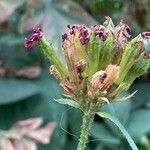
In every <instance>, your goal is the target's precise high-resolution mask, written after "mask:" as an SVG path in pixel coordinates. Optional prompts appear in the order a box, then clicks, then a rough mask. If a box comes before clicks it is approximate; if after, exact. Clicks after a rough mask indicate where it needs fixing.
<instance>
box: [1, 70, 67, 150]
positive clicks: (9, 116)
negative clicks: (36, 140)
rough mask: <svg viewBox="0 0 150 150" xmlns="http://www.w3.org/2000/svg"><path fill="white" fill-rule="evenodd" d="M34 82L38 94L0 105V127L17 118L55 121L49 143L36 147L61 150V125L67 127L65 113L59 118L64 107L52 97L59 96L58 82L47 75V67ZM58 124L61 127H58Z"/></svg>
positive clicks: (63, 138) (12, 122)
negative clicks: (37, 88)
mask: <svg viewBox="0 0 150 150" xmlns="http://www.w3.org/2000/svg"><path fill="white" fill-rule="evenodd" d="M34 84H36V86H39V94H37V95H34V96H32V97H28V98H26V99H24V100H23V101H18V102H16V103H13V104H9V105H0V128H1V129H5V130H7V129H9V128H10V127H11V126H12V124H14V123H15V122H17V121H18V120H24V119H26V118H31V117H42V118H43V120H44V123H47V122H56V124H57V128H56V129H55V130H54V132H53V134H52V136H51V142H50V144H47V145H40V144H38V149H40V150H45V149H48V150H49V149H52V150H58V146H59V148H60V150H63V149H64V146H65V144H66V135H67V134H66V132H64V131H63V130H62V127H63V128H64V129H67V126H68V119H67V117H68V115H65V116H64V117H63V119H62V120H61V118H62V114H63V113H64V111H65V110H66V107H64V106H63V105H59V104H57V103H56V102H54V101H53V99H54V98H60V97H61V94H62V93H61V88H60V86H59V83H57V82H56V80H55V79H54V78H53V77H52V76H50V75H49V73H48V69H47V71H46V72H45V71H44V70H43V73H42V74H41V76H40V77H39V78H38V80H34ZM59 124H61V125H62V127H59Z"/></svg>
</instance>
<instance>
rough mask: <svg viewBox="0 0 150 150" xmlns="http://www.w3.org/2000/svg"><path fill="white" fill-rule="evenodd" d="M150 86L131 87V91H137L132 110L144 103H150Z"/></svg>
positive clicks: (139, 84)
mask: <svg viewBox="0 0 150 150" xmlns="http://www.w3.org/2000/svg"><path fill="white" fill-rule="evenodd" d="M149 89H150V84H149V83H135V84H134V85H132V86H131V88H130V91H131V92H133V91H135V90H137V93H136V94H135V97H133V98H132V101H131V104H132V109H136V108H138V107H140V106H142V105H144V103H146V102H149V100H150V92H149Z"/></svg>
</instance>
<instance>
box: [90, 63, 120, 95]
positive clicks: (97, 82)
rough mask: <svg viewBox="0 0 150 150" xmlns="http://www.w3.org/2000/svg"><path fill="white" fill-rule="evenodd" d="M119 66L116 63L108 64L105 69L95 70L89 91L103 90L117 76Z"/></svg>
mask: <svg viewBox="0 0 150 150" xmlns="http://www.w3.org/2000/svg"><path fill="white" fill-rule="evenodd" d="M118 74H119V67H118V66H116V65H109V66H108V67H107V68H106V70H105V71H98V72H96V73H95V74H94V75H93V76H92V79H91V82H90V83H91V87H90V90H91V91H101V92H103V91H105V90H107V89H108V88H109V87H110V86H111V85H112V84H113V83H114V81H115V80H116V79H117V78H118Z"/></svg>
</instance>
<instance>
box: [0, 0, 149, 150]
mask: <svg viewBox="0 0 150 150" xmlns="http://www.w3.org/2000/svg"><path fill="white" fill-rule="evenodd" d="M105 16H110V17H112V19H113V21H114V22H115V23H116V24H118V23H119V21H120V20H121V19H123V20H124V22H126V23H127V24H129V25H130V26H131V28H132V36H135V35H136V34H139V33H140V32H142V31H145V30H150V1H149V0H142V1H141V0H74V1H71V0H53V1H52V0H0V129H1V130H8V129H9V128H10V127H11V126H12V125H13V124H14V123H15V122H16V121H18V120H23V119H28V118H31V117H39V116H40V117H43V118H44V121H45V123H47V122H49V121H50V122H56V123H57V128H56V129H55V131H54V133H53V135H52V137H51V141H50V143H49V144H48V145H40V144H39V145H38V147H39V148H38V149H39V150H75V149H76V145H77V142H78V137H79V134H80V126H81V123H82V118H81V115H82V114H81V112H80V111H79V110H75V109H73V108H70V107H67V106H63V105H60V104H57V103H56V102H54V101H53V98H60V97H61V95H62V89H61V88H60V87H59V83H58V82H57V81H56V80H55V79H54V78H53V76H50V74H49V66H50V63H49V62H48V60H45V59H44V58H43V57H42V55H41V54H40V52H39V51H38V48H37V47H34V48H32V49H29V50H27V49H25V48H24V44H23V43H24V39H25V37H27V36H29V35H30V31H31V29H32V27H34V26H38V25H40V26H42V28H43V30H44V33H45V36H47V37H48V38H49V39H51V40H52V41H53V44H54V46H55V47H56V48H57V50H58V51H57V52H58V55H59V56H60V57H62V54H61V52H60V42H61V34H62V33H63V32H65V30H66V26H67V25H68V24H72V23H84V24H86V25H87V26H90V25H94V24H96V23H103V21H104V20H105ZM135 90H138V92H137V93H136V95H135V97H133V98H132V99H131V101H126V102H124V103H119V102H118V103H113V104H110V105H108V106H104V107H103V108H102V109H103V110H105V111H107V112H110V113H111V114H113V115H115V116H116V117H118V118H119V120H120V121H121V122H122V124H123V125H124V126H125V127H126V129H127V130H128V132H129V133H130V135H131V136H132V137H133V138H134V140H135V142H136V144H137V145H138V147H139V150H150V71H149V73H148V74H147V75H145V76H144V77H141V78H139V79H138V80H136V81H135V83H134V84H133V86H132V87H131V88H130V91H129V92H134V91H135ZM123 94H128V93H123ZM87 150H130V147H129V146H128V143H127V142H126V140H125V139H124V137H123V135H122V134H121V133H120V132H119V131H118V129H117V128H116V127H115V126H114V125H113V124H112V123H110V122H108V121H107V120H103V119H101V118H99V117H98V116H96V117H95V120H94V124H93V126H92V129H91V135H90V139H89V143H88V148H87Z"/></svg>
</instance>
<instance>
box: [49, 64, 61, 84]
mask: <svg viewBox="0 0 150 150" xmlns="http://www.w3.org/2000/svg"><path fill="white" fill-rule="evenodd" d="M49 71H50V74H52V75H54V77H55V78H56V79H58V80H60V81H61V80H62V77H61V74H60V73H59V71H58V70H57V68H56V67H55V66H54V65H51V66H50V68H49Z"/></svg>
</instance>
